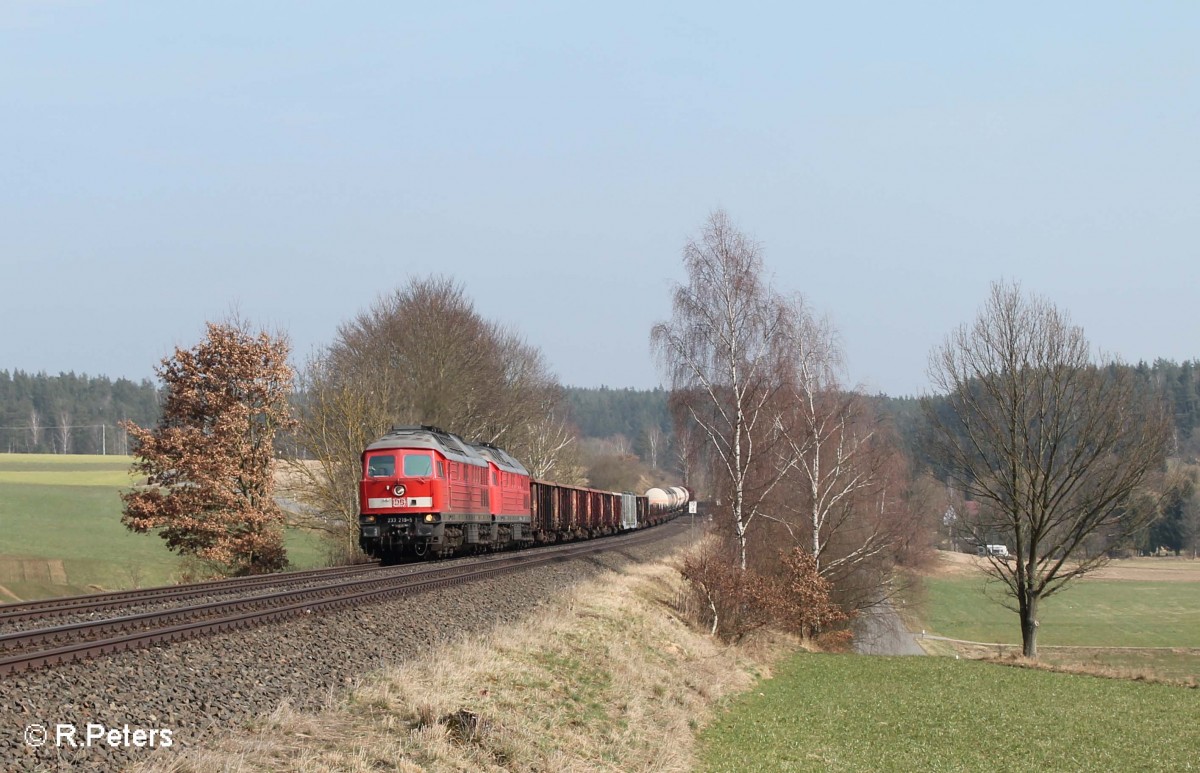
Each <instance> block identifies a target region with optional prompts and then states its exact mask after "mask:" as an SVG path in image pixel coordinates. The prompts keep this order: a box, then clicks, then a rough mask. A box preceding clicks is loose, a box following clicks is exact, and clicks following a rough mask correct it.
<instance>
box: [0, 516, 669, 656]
mask: <svg viewBox="0 0 1200 773" xmlns="http://www.w3.org/2000/svg"><path fill="white" fill-rule="evenodd" d="M660 534H661V533H660V532H658V530H654V531H649V532H648V531H639V532H636V533H634V534H629V535H621V536H620V537H618V538H617V539H616V540H596V541H592V540H588V541H586V542H581V543H568V544H565V545H562V546H558V547H553V548H547V549H543V550H540V551H538V552H537V553H533V554H531V553H527V552H525V553H514V554H511V555H505V556H502V557H498V558H492V559H487V560H484V561H479V562H474V563H471V564H466V565H459V566H454V567H443V568H435V569H433V570H432V571H430V572H422V573H418V574H399V575H389V576H388V577H385V578H376V579H371V580H355V581H348V582H346V583H342V584H337V585H326V586H321V587H319V588H305V589H299V590H293V591H284V592H280V593H273V594H268V595H265V596H256V597H247V598H243V599H237V600H234V601H225V602H216V603H212V604H202V605H196V606H194V607H185V608H181V609H174V610H167V611H164V612H154V613H146V614H142V615H131V616H128V617H124V618H115V619H111V620H103V621H95V622H87V623H78V624H75V625H67V626H57V627H55V628H51V629H39V630H37V631H26V632H20V633H16V634H8V635H5V636H4V637H0V641H3V642H4V643H5V644H7V645H8V646H10V647H14V646H28V645H30V644H36V643H43V642H56V641H57V638H58V637H62V636H71V635H79V634H88V633H90V634H92V635H95V634H102V633H113V632H115V631H122V633H121V634H120V635H117V636H110V637H109V638H105V639H89V640H84V641H75V642H72V643H69V644H65V645H62V646H57V647H54V648H53V649H40V650H34V651H26V652H20V653H17V654H15V655H10V656H8V657H5V658H2V659H0V675H6V674H13V673H18V672H21V671H25V670H28V669H30V668H37V667H39V666H44V665H52V664H56V663H63V662H69V661H74V660H82V659H86V658H89V657H94V656H98V655H104V654H109V653H112V652H119V651H124V650H130V649H135V648H138V647H145V646H149V645H150V644H154V643H158V642H167V641H179V640H182V639H189V638H193V637H196V636H200V635H204V634H207V633H213V632H218V631H226V630H232V629H235V628H242V627H247V626H250V625H256V624H261V623H266V622H271V621H275V620H281V619H285V618H289V617H294V616H297V615H300V614H308V613H312V612H314V611H323V610H329V609H337V608H342V607H345V606H351V605H355V604H361V603H365V602H367V601H372V600H375V599H380V598H385V597H388V596H393V595H409V594H413V593H420V592H424V591H428V590H434V589H437V588H442V587H448V586H451V585H457V584H460V583H466V582H471V581H475V580H480V579H486V578H489V577H493V576H496V575H500V574H504V573H507V572H512V571H516V570H519V569H526V568H530V567H534V566H539V565H542V564H548V563H553V562H562V561H568V560H571V559H572V558H575V557H577V556H579V555H586V554H588V553H594V552H601V551H604V550H611V549H614V548H619V547H625V546H629V545H634V544H640V543H641V542H649V541H652V540H655V539H658V538H660ZM480 564H493V565H491V566H480ZM264 603H266V604H273V605H271V606H268V607H267V608H265V609H262V608H260V609H253V607H255V606H259V607H261V606H262V605H263V604H264ZM189 613H190V614H193V615H197V614H199V615H202V619H199V620H196V619H193V620H190V621H187V622H178V621H179V620H180V618H186V617H187V615H188V614H189ZM218 615H219V616H218ZM162 623H176V624H174V625H168V626H167V627H161V624H162ZM138 624H142V625H144V626H151V627H143V628H141V629H140V630H135V631H128V630H126V629H128V628H129V627H130V626H131V625H134V626H135V625H138ZM156 624H159V625H156Z"/></svg>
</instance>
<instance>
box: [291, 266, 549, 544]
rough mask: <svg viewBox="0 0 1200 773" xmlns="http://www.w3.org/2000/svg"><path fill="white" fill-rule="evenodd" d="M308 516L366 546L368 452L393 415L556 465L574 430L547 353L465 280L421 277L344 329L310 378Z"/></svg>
mask: <svg viewBox="0 0 1200 773" xmlns="http://www.w3.org/2000/svg"><path fill="white" fill-rule="evenodd" d="M301 386H302V388H301V393H302V400H301V407H300V428H299V430H298V432H297V435H296V443H297V445H298V446H299V447H300V448H301V449H303V451H304V452H305V455H307V456H308V457H310V458H311V459H312V460H314V461H312V462H307V463H306V462H297V463H296V464H295V467H296V471H297V472H298V474H299V479H300V481H301V483H302V485H301V486H300V488H299V490H298V491H296V492H295V493H294V494H295V496H296V497H297V498H298V499H299V500H300V501H301V502H302V503H303V504H305V505H306V506H307V510H306V512H305V513H304V514H302V516H301V524H302V525H307V526H309V527H311V528H319V529H322V530H325V531H328V532H331V533H333V534H335V535H337V538H338V540H339V541H340V542H341V543H342V544H343V545H344V546H346V550H347V551H348V552H350V553H352V552H353V551H354V550H355V549H356V546H357V543H358V518H357V513H358V510H357V508H358V504H357V491H358V480H359V465H360V455H361V453H362V450H363V448H365V447H366V445H367V444H368V443H370V442H371V441H373V440H375V439H376V438H377V437H379V436H380V435H382V434H383V433H384V432H385V431H386V430H387V429H388V428H389V427H390V426H392V425H394V424H433V425H437V426H440V427H443V428H445V429H447V430H450V431H452V432H454V433H456V434H458V435H461V436H463V437H465V438H467V439H469V440H476V439H478V440H484V441H487V442H491V443H495V444H496V445H499V446H501V447H503V448H505V450H507V451H508V452H509V453H511V454H512V455H513V456H515V457H516V458H517V459H520V460H522V461H524V462H526V463H528V464H531V465H532V466H533V468H534V469H533V470H531V471H532V472H535V474H547V473H549V472H550V471H551V470H553V469H555V466H556V465H557V464H558V463H559V461H560V460H561V459H563V458H565V455H566V454H567V449H568V447H569V446H570V444H571V442H572V438H571V436H570V434H569V432H568V430H567V427H566V425H565V423H564V422H563V421H562V419H561V409H560V408H561V406H560V404H561V400H562V390H561V387H560V386H559V385H558V383H557V380H556V379H555V378H554V377H553V376H552V375H551V374H550V372H549V369H548V368H547V366H546V364H545V361H544V359H543V358H542V355H541V352H540V351H538V350H537V349H536V348H534V347H532V346H530V345H529V344H527V343H526V342H525V341H524V340H522V339H521V337H520V336H519V335H517V334H516V333H515V332H513V331H511V330H508V329H505V328H503V327H501V326H499V325H496V324H493V323H490V322H488V321H487V320H485V319H483V317H481V316H480V315H479V314H478V312H476V310H475V308H474V305H473V304H472V302H471V300H470V299H469V298H468V297H467V296H466V292H465V290H464V289H463V287H462V285H460V284H458V283H457V282H455V281H453V280H451V279H448V278H438V277H431V278H423V279H414V280H412V281H410V282H409V283H408V284H407V285H406V286H404V287H403V288H401V289H400V290H398V291H396V292H394V293H392V294H390V295H387V296H384V297H382V298H380V299H379V300H378V301H376V302H375V303H374V304H373V305H372V306H371V308H370V309H368V310H367V311H365V312H363V313H361V314H359V315H358V316H356V317H355V318H354V319H353V320H351V321H350V322H348V323H346V324H344V325H342V326H341V327H340V328H339V330H338V336H337V340H336V341H335V342H334V343H333V344H332V345H331V346H330V347H329V348H328V349H327V350H325V351H324V352H321V353H320V354H319V355H318V356H316V357H314V358H313V359H312V360H311V361H310V363H309V364H308V367H307V369H306V371H305V373H304V375H303V376H302V380H301Z"/></svg>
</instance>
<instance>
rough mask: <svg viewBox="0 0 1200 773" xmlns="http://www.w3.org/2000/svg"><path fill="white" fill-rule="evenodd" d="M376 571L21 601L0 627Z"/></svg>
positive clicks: (3, 608) (2, 612) (369, 567)
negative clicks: (26, 621) (6, 624)
mask: <svg viewBox="0 0 1200 773" xmlns="http://www.w3.org/2000/svg"><path fill="white" fill-rule="evenodd" d="M377 569H379V562H378V561H373V562H371V563H369V564H359V565H355V566H337V567H332V568H328V569H311V570H308V571H302V572H278V573H274V574H258V575H253V576H250V577H232V578H229V579H225V580H212V581H209V582H196V583H188V584H186V585H161V586H157V587H154V588H139V589H136V590H127V591H112V592H109V593H90V594H87V595H84V596H60V597H58V598H52V599H42V600H39V601H20V602H16V603H11V604H0V625H3V624H5V623H15V622H19V621H23V620H34V619H41V618H46V617H54V616H62V615H69V614H88V613H92V612H104V611H107V610H111V609H123V608H126V607H130V606H136V605H140V604H153V603H160V602H167V601H183V600H187V599H193V598H200V597H203V596H214V595H223V594H229V593H239V592H241V591H244V590H252V589H254V588H262V587H269V586H278V585H292V584H297V583H303V582H320V581H324V580H334V579H338V578H340V577H350V576H355V575H361V574H364V573H367V572H372V571H376V570H377Z"/></svg>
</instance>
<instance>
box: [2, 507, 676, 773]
mask: <svg viewBox="0 0 1200 773" xmlns="http://www.w3.org/2000/svg"><path fill="white" fill-rule="evenodd" d="M658 530H659V531H658V533H659V534H660V535H661V539H659V540H656V541H654V542H650V543H647V544H642V545H637V546H615V548H614V549H612V550H607V551H605V552H603V553H596V554H590V555H587V556H584V557H581V558H575V559H572V560H570V561H566V562H563V563H555V564H551V565H548V566H547V565H543V566H539V567H535V568H532V569H528V570H521V571H518V572H514V573H511V574H506V575H503V576H501V577H499V578H494V579H492V580H489V581H484V582H475V583H470V584H467V585H462V586H456V587H455V588H453V589H449V590H441V591H436V592H431V593H424V594H420V595H416V596H407V597H401V598H398V599H394V600H386V601H380V602H376V603H371V604H366V605H363V606H359V607H355V608H353V609H348V610H341V611H336V612H331V613H325V614H313V615H311V616H307V617H303V618H299V619H293V620H289V621H286V622H283V623H278V624H272V625H266V626H260V627H257V628H252V629H248V630H244V631H237V632H233V633H227V634H220V635H216V636H207V637H203V638H200V639H195V640H192V641H187V642H180V643H176V644H172V645H167V646H156V647H153V648H151V649H146V650H139V651H135V652H125V653H120V654H116V655H111V656H107V657H102V658H97V659H95V660H90V661H86V662H83V663H73V664H70V665H60V666H56V667H54V668H49V669H42V670H39V671H33V672H26V673H22V674H18V675H15V676H9V677H3V678H0V696H2V697H0V770H14V771H36V770H56V769H69V770H120V769H122V768H124V767H127V766H129V765H131V764H132V763H133V762H135V761H136V760H138V759H144V758H145V756H146V755H147V754H148V753H156V754H159V755H170V754H171V753H172V749H181V748H187V747H195V746H202V745H203V744H204V743H205V742H206V741H207V740H208V739H211V738H213V737H214V736H216V735H219V734H222V733H231V732H232V733H236V732H238V731H239V729H240V728H241V727H243V726H244V725H245V724H246V723H247V722H248V721H250V720H252V719H253V718H255V717H259V716H262V715H264V714H267V713H269V712H271V711H273V710H274V709H275V708H276V707H278V706H279V705H280V703H281V702H283V701H287V702H289V703H290V704H291V705H292V706H293V707H295V708H300V709H315V708H318V707H320V706H322V705H323V704H325V703H326V702H327V701H328V700H329V698H330V697H331V696H333V695H335V694H337V693H338V692H340V691H341V690H343V689H344V688H345V687H347V686H349V685H351V684H353V683H354V682H355V681H357V680H360V679H363V678H369V675H370V673H371V672H372V671H374V670H376V669H377V668H379V667H380V666H383V665H385V664H391V663H398V662H402V661H403V660H405V659H406V658H407V657H409V656H410V655H411V654H414V653H424V652H427V651H428V650H429V649H430V648H431V647H437V646H438V645H439V644H442V643H445V642H446V641H448V640H451V639H454V638H457V637H460V636H463V635H466V634H470V633H478V632H481V631H486V630H488V629H490V628H491V627H493V626H495V625H496V624H498V623H503V622H508V621H512V620H516V619H519V618H520V617H522V616H523V615H526V614H528V613H529V611H530V610H531V609H532V608H533V607H535V606H536V605H537V604H538V602H539V600H540V599H548V598H551V597H553V596H554V595H555V594H557V593H559V592H560V591H561V590H563V589H564V588H567V587H570V586H572V585H574V584H576V583H578V582H581V581H583V580H587V579H590V578H592V577H595V576H596V575H597V574H599V573H600V572H603V571H606V570H609V569H619V568H620V567H621V566H623V565H625V564H626V563H627V562H629V561H641V560H646V559H649V558H652V557H656V556H661V555H662V554H664V553H665V552H669V551H671V550H674V549H675V548H677V547H678V546H679V545H680V544H682V543H684V542H686V541H689V540H690V539H692V535H693V532H692V531H691V530H690V529H689V527H688V521H687V519H686V518H685V519H680V520H679V521H676V522H674V523H671V524H666V525H664V526H661V527H658ZM67 726H73V727H74V730H75V735H74V741H75V744H76V746H75V747H72V746H71V743H70V737H69V735H68V731H69V730H70V728H69V727H67ZM42 729H44V733H45V743H44V744H41V745H38V744H39V741H41V740H42V737H43V735H42V734H43V730H42ZM101 730H103V731H105V733H106V734H105V736H104V737H103V738H101V737H98V736H99V734H100V732H101ZM139 731H140V733H139ZM151 731H158V732H155V733H154V734H153V735H151ZM168 731H169V732H168ZM89 732H90V734H91V736H93V737H92V739H91V741H90V744H89V741H88V738H87V734H88V733H89ZM27 741H32V743H29V742H27ZM56 741H57V742H56ZM112 742H115V743H112ZM168 744H169V745H168ZM152 748H153V749H157V751H153V750H152Z"/></svg>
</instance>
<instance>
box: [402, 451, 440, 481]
mask: <svg viewBox="0 0 1200 773" xmlns="http://www.w3.org/2000/svg"><path fill="white" fill-rule="evenodd" d="M432 476H433V459H431V458H430V457H428V456H415V455H412V454H405V456H404V477H406V478H429V477H432Z"/></svg>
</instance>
